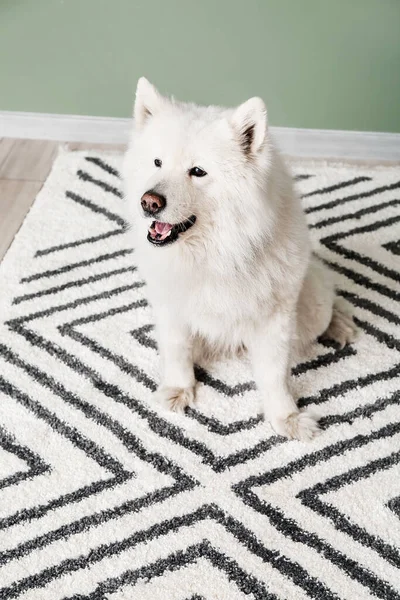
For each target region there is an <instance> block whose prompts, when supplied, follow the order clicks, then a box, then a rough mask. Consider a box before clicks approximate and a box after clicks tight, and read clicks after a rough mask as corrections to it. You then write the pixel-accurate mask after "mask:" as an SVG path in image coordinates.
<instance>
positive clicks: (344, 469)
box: [0, 152, 400, 600]
mask: <svg viewBox="0 0 400 600" xmlns="http://www.w3.org/2000/svg"><path fill="white" fill-rule="evenodd" d="M120 163H121V158H120V156H117V155H106V154H95V153H92V154H87V153H67V152H63V153H61V154H60V156H59V158H58V159H57V160H56V162H55V165H54V168H53V170H52V173H51V175H50V177H49V179H48V181H47V182H46V183H45V185H44V188H43V189H42V191H41V192H40V194H39V196H38V198H37V200H36V201H35V203H34V205H33V208H32V209H31V211H30V213H29V215H28V217H27V219H26V220H25V222H24V224H23V226H22V228H21V230H20V232H19V233H18V235H17V237H16V239H15V241H14V243H13V245H12V247H11V249H10V250H9V252H8V254H7V255H6V257H5V259H4V260H3V262H2V263H1V265H0V316H1V325H0V327H1V330H0V425H1V429H0V434H1V435H0V598H1V599H6V598H7V599H8V598H24V600H25V599H26V600H59V599H68V600H72V599H74V600H78V599H80V600H83V599H85V600H105V599H107V600H122V599H133V600H219V599H220V600H239V599H245V598H246V599H247V598H255V599H258V600H278V599H279V600H291V599H305V598H317V599H321V600H322V599H323V600H334V599H338V598H340V599H348V600H355V599H357V600H359V599H367V598H368V599H371V598H382V599H385V600H387V599H397V600H399V599H400V591H399V590H400V570H399V567H400V548H399V545H400V544H399V542H400V476H399V475H400V469H399V466H398V462H399V459H400V407H399V400H400V394H399V391H398V390H399V387H400V386H399V383H400V367H399V350H400V340H399V325H400V317H399V304H398V301H399V299H400V285H399V280H400V276H399V266H400V214H399V204H400V200H399V198H400V172H399V170H398V169H395V168H389V167H388V168H367V167H356V166H347V167H346V166H343V165H335V164H322V163H314V164H313V163H310V162H308V163H306V162H303V163H302V162H295V163H293V165H292V166H293V175H294V177H295V179H296V185H297V186H298V189H299V193H300V194H301V195H302V199H303V200H302V201H303V203H304V208H305V210H306V213H307V216H308V220H309V225H310V232H311V236H312V239H313V243H314V250H315V252H316V253H317V254H318V255H319V256H321V257H322V258H323V259H324V260H325V261H327V262H328V263H329V264H330V265H331V267H332V269H333V270H334V272H335V274H336V279H337V285H338V293H339V294H340V296H342V297H343V298H344V300H345V301H346V302H348V303H349V304H350V305H351V307H352V309H353V311H354V314H355V316H356V320H357V323H358V326H359V328H360V330H361V335H360V337H359V339H358V341H357V342H356V344H355V345H354V346H351V347H347V348H344V349H342V350H340V349H337V348H336V347H334V346H332V345H329V344H327V343H316V344H315V347H314V348H313V351H312V353H311V354H310V355H309V356H306V357H304V360H303V362H301V363H300V364H298V365H297V366H296V367H295V369H294V370H293V381H294V388H295V392H296V394H297V397H298V398H299V404H300V405H301V406H312V407H313V409H314V410H315V411H316V412H317V413H318V414H319V415H320V416H321V426H322V428H323V432H322V434H321V436H320V437H319V438H318V439H316V440H315V441H313V442H311V443H309V444H304V443H300V442H296V441H290V442H289V441H287V440H285V439H283V438H281V437H278V436H276V435H274V433H273V431H272V429H271V427H270V426H269V424H268V423H265V422H264V421H263V420H262V418H261V416H260V414H259V412H260V405H259V398H258V395H257V392H256V390H255V389H254V384H253V382H252V379H251V373H250V370H249V366H248V364H247V363H246V361H242V362H239V361H229V362H226V363H222V364H218V365H215V368H214V369H213V370H212V371H206V370H204V369H203V368H202V367H201V366H199V367H198V368H197V379H198V381H199V386H198V402H197V404H196V407H195V409H192V410H188V412H187V414H186V415H184V416H182V415H174V414H171V413H167V412H164V411H163V410H162V409H161V408H158V407H157V406H156V405H155V404H154V403H153V402H152V392H153V391H154V390H155V389H156V385H157V381H158V357H157V348H156V344H155V341H154V336H153V330H152V329H153V325H152V323H153V321H152V313H151V309H150V308H149V306H148V304H147V301H146V287H145V285H144V283H143V281H142V279H141V276H140V274H139V273H138V272H137V270H136V266H135V251H134V249H133V248H131V245H130V243H131V240H130V238H129V236H127V235H126V232H125V231H126V223H125V220H124V216H123V214H124V210H123V200H122V197H121V191H120V190H121V182H120V179H119V173H118V169H119V168H120Z"/></svg>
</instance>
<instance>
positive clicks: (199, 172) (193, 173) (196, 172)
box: [189, 167, 207, 177]
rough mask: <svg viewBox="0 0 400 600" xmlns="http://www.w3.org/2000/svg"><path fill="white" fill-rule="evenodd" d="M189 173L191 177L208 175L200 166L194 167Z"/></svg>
mask: <svg viewBox="0 0 400 600" xmlns="http://www.w3.org/2000/svg"><path fill="white" fill-rule="evenodd" d="M189 175H190V176H191V177H204V175H207V173H206V172H205V171H203V169H200V167H193V168H192V169H190V171H189Z"/></svg>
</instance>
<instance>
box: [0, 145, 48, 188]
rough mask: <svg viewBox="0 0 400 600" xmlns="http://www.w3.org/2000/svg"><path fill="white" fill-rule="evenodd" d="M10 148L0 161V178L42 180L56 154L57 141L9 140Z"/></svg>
mask: <svg viewBox="0 0 400 600" xmlns="http://www.w3.org/2000/svg"><path fill="white" fill-rule="evenodd" d="M11 141H12V144H11V148H10V150H9V152H8V154H7V156H6V157H5V158H4V160H3V162H2V163H0V179H18V180H22V181H44V180H45V179H46V177H47V175H48V174H49V171H50V169H51V165H52V164H53V160H54V158H55V156H56V155H57V150H58V146H59V142H52V141H48V140H11Z"/></svg>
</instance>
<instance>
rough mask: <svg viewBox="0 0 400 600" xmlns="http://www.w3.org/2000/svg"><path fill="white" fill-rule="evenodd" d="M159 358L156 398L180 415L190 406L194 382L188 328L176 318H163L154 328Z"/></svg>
mask: <svg viewBox="0 0 400 600" xmlns="http://www.w3.org/2000/svg"><path fill="white" fill-rule="evenodd" d="M157 337H158V346H159V351H160V355H161V368H162V375H161V384H160V386H159V388H158V390H157V392H156V398H157V400H158V401H159V402H161V403H162V404H163V405H165V406H166V407H167V408H169V409H170V410H173V411H176V412H183V411H184V409H185V407H186V406H189V405H191V404H193V401H194V389H195V378H194V369H193V350H192V341H191V337H190V334H189V331H188V329H187V327H185V326H184V325H183V324H182V323H181V322H180V321H179V318H178V317H177V318H176V319H174V318H173V316H172V315H170V314H165V313H164V314H163V318H162V320H161V321H160V323H159V325H158V327H157Z"/></svg>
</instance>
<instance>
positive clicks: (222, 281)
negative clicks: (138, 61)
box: [123, 78, 355, 440]
mask: <svg viewBox="0 0 400 600" xmlns="http://www.w3.org/2000/svg"><path fill="white" fill-rule="evenodd" d="M123 177H124V182H125V193H126V198H127V205H128V209H129V213H130V215H129V216H130V221H131V223H132V227H133V232H134V245H135V249H136V252H135V256H136V258H137V261H138V265H139V269H140V271H141V273H142V275H143V277H144V278H145V280H146V282H147V286H148V295H149V299H150V302H151V304H152V307H153V310H154V316H155V321H156V334H157V339H158V345H159V350H160V354H161V361H162V378H161V381H162V383H161V385H160V387H159V389H158V391H157V395H158V398H159V399H160V400H162V401H163V403H165V404H167V405H168V406H169V407H170V408H171V409H172V410H183V409H184V408H185V406H187V405H190V404H192V402H193V401H194V397H195V377H194V371H193V364H194V362H202V363H203V364H204V360H210V359H212V358H214V357H216V356H218V355H220V354H221V353H235V352H237V351H239V350H240V351H242V350H246V351H248V353H249V357H250V360H251V364H252V368H253V373H254V378H255V381H256V383H257V386H258V389H259V391H260V393H261V397H262V403H263V409H264V413H265V415H266V417H267V418H268V419H269V420H270V422H271V424H272V426H273V428H274V429H275V431H276V432H277V433H278V434H281V435H284V436H287V437H289V438H297V439H300V440H308V439H311V438H312V437H313V436H314V435H315V434H316V433H317V432H318V424H317V421H316V419H315V418H314V417H313V415H312V414H310V413H309V412H307V411H300V410H299V409H298V407H297V405H296V402H295V400H294V398H293V395H292V393H291V390H290V367H291V365H292V363H293V361H294V360H296V358H297V357H298V356H299V355H300V353H301V352H302V351H303V350H304V348H305V347H306V346H307V345H308V344H310V343H311V342H312V341H313V340H315V339H316V338H317V337H318V336H320V335H321V334H324V333H325V335H327V336H328V337H331V338H333V339H334V340H336V341H339V342H340V343H341V344H342V345H344V344H345V343H347V342H350V341H352V340H353V337H354V333H355V327H354V324H353V322H352V319H351V318H350V317H349V316H347V315H346V314H345V312H344V311H343V310H341V309H340V308H339V307H338V305H337V302H336V301H335V295H334V289H333V285H332V282H331V278H330V273H329V271H328V270H327V269H325V267H324V266H323V265H322V264H320V263H319V262H318V260H316V259H314V258H313V257H312V255H311V252H310V243H309V236H308V231H307V225H306V221H305V217H304V214H303V211H302V208H301V205H300V201H299V199H298V197H297V195H296V193H295V191H294V189H293V183H292V178H291V176H290V175H289V173H288V172H287V170H286V168H285V165H284V164H283V161H282V159H281V157H280V156H279V154H278V153H277V151H276V149H275V148H274V146H273V144H272V143H271V139H270V137H269V134H268V129H267V114H266V108H265V105H264V102H263V101H262V100H261V99H260V98H251V99H250V100H248V101H247V102H245V103H244V104H241V105H240V106H239V107H238V108H236V109H225V108H220V107H214V106H209V107H201V106H196V105H194V104H186V103H180V102H176V101H175V100H173V99H170V98H165V97H163V96H162V95H161V94H160V93H159V92H158V91H157V90H156V89H155V87H154V86H153V85H151V84H150V83H149V82H148V81H147V80H146V79H144V78H141V79H140V80H139V82H138V86H137V92H136V102H135V109H134V131H133V133H132V138H131V142H130V145H129V148H128V150H127V153H126V155H125V159H124V166H123Z"/></svg>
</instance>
